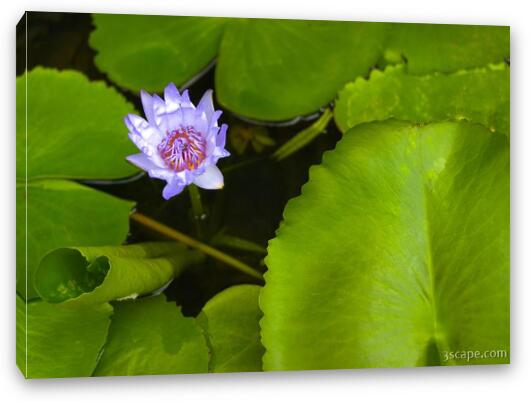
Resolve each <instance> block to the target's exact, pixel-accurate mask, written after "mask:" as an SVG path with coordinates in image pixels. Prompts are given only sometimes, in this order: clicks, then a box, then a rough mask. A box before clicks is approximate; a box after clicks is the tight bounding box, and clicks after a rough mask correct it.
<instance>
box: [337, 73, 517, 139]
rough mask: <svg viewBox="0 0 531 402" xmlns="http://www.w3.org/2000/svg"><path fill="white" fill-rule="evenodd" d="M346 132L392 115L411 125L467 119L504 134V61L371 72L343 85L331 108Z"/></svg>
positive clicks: (506, 110) (506, 118) (506, 101)
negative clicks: (435, 70) (428, 70)
mask: <svg viewBox="0 0 531 402" xmlns="http://www.w3.org/2000/svg"><path fill="white" fill-rule="evenodd" d="M334 114H335V119H336V123H337V125H338V126H339V128H340V129H341V131H343V132H344V131H346V130H348V129H349V128H351V127H354V126H356V125H358V124H360V123H365V122H371V121H375V120H387V119H389V118H391V117H394V118H397V119H401V120H409V121H412V122H416V123H431V122H436V121H444V120H454V121H459V120H468V121H472V122H476V123H481V124H483V125H484V126H485V127H487V128H489V129H490V130H492V131H499V132H502V133H505V134H507V135H508V134H509V124H510V70H509V68H508V67H507V66H505V64H501V65H496V66H490V67H486V68H481V69H476V70H466V71H459V72H457V73H454V74H450V75H446V74H432V75H425V76H416V75H409V74H407V69H406V67H405V66H404V65H401V66H396V67H387V69H386V70H385V71H384V72H382V71H379V70H375V71H373V72H372V73H371V76H370V78H369V79H368V80H365V79H363V78H358V79H357V80H356V81H355V82H351V83H349V84H347V85H346V86H345V88H343V90H342V91H341V92H340V93H339V99H338V101H337V104H336V108H335V111H334Z"/></svg>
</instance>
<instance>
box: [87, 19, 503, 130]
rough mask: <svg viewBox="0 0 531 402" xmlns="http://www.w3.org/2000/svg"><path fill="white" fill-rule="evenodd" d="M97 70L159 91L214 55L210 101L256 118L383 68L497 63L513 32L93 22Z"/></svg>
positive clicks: (303, 106)
mask: <svg viewBox="0 0 531 402" xmlns="http://www.w3.org/2000/svg"><path fill="white" fill-rule="evenodd" d="M94 24H95V26H96V30H95V31H94V32H93V33H92V35H91V39H90V43H91V45H92V46H93V47H94V48H95V49H96V51H97V52H98V54H97V56H96V64H97V65H98V67H99V68H100V69H101V70H102V71H104V72H106V73H107V74H109V76H110V78H111V79H113V80H114V81H116V82H117V83H118V84H119V85H121V86H123V87H125V88H129V89H132V90H134V91H138V90H140V89H141V88H142V89H145V90H150V91H158V92H161V91H162V90H163V88H164V86H165V85H167V83H168V82H174V83H175V84H177V85H183V84H186V82H187V81H189V80H190V79H191V78H193V77H194V76H196V75H197V74H199V73H200V72H201V71H202V70H203V69H204V68H205V67H206V66H207V65H208V64H209V63H210V62H211V61H212V60H213V59H214V58H215V56H216V55H218V54H219V57H218V62H217V67H216V94H217V97H218V100H219V102H220V103H221V104H222V106H223V107H225V108H227V109H230V110H231V111H233V112H235V113H236V114H239V115H242V116H246V117H248V118H252V119H258V120H268V121H282V120H288V119H292V118H294V117H297V116H300V115H306V114H309V113H312V112H316V111H317V110H319V109H320V108H321V107H323V106H325V105H326V104H327V103H329V102H330V101H332V100H333V98H334V96H335V95H336V93H337V91H338V90H339V89H340V88H341V87H342V86H343V85H344V84H345V83H346V82H348V81H352V80H354V79H356V78H357V77H360V76H366V74H367V73H368V72H369V70H370V69H371V68H372V67H374V66H375V65H376V64H378V61H379V60H384V62H386V63H391V64H395V63H403V62H407V66H408V71H409V72H410V73H415V74H425V73H431V72H436V71H438V72H445V73H448V72H455V71H457V70H461V69H467V68H475V67H482V66H485V65H487V64H489V63H499V62H503V61H504V60H505V59H507V58H508V57H509V55H510V48H509V41H510V39H509V28H508V27H497V26H464V25H434V24H396V23H367V22H352V21H350V22H346V21H344V22H337V21H304V20H274V19H249V18H210V17H178V16H171V17H170V16H168V17H162V16H142V15H95V16H94Z"/></svg>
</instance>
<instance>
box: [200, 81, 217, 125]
mask: <svg viewBox="0 0 531 402" xmlns="http://www.w3.org/2000/svg"><path fill="white" fill-rule="evenodd" d="M197 110H198V111H201V112H205V114H206V117H207V120H208V121H209V122H210V120H211V118H212V115H213V114H214V101H213V100H212V90H211V89H209V90H208V91H206V92H205V94H204V95H203V97H202V98H201V100H200V101H199V104H198V105H197Z"/></svg>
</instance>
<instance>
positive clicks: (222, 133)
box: [216, 124, 228, 148]
mask: <svg viewBox="0 0 531 402" xmlns="http://www.w3.org/2000/svg"><path fill="white" fill-rule="evenodd" d="M227 128H228V126H227V125H226V124H222V125H221V128H220V129H219V133H218V135H217V137H216V146H218V147H221V148H225V141H226V139H227Z"/></svg>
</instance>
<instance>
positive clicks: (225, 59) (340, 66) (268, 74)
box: [216, 19, 385, 121]
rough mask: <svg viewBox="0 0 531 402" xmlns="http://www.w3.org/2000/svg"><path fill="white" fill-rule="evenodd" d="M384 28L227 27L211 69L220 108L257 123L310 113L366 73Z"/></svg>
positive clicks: (270, 23)
mask: <svg viewBox="0 0 531 402" xmlns="http://www.w3.org/2000/svg"><path fill="white" fill-rule="evenodd" d="M384 36H385V25H383V24H377V23H361V22H336V21H297V20H264V19H256V20H249V19H246V20H238V21H235V22H232V23H231V24H230V26H229V27H228V28H227V30H226V32H225V35H224V36H223V40H222V43H221V48H220V55H219V60H218V65H217V69H216V90H217V96H218V99H219V101H220V103H221V104H222V105H223V106H225V107H227V108H228V109H230V110H233V111H235V112H236V113H238V114H242V115H244V116H247V117H251V118H255V119H261V120H276V121H278V120H286V119H289V118H292V117H294V116H299V115H305V114H308V113H311V112H315V111H316V110H318V109H319V107H321V106H323V105H325V104H326V103H328V102H330V101H331V100H332V99H333V98H334V96H335V95H336V93H337V91H338V90H339V88H341V87H342V86H343V85H344V84H345V83H346V82H348V81H349V80H351V79H353V78H355V77H357V76H360V75H365V74H367V73H368V71H369V69H370V67H371V66H373V65H374V64H375V63H376V61H377V59H378V57H379V55H380V54H381V51H382V48H383V41H384Z"/></svg>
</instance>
